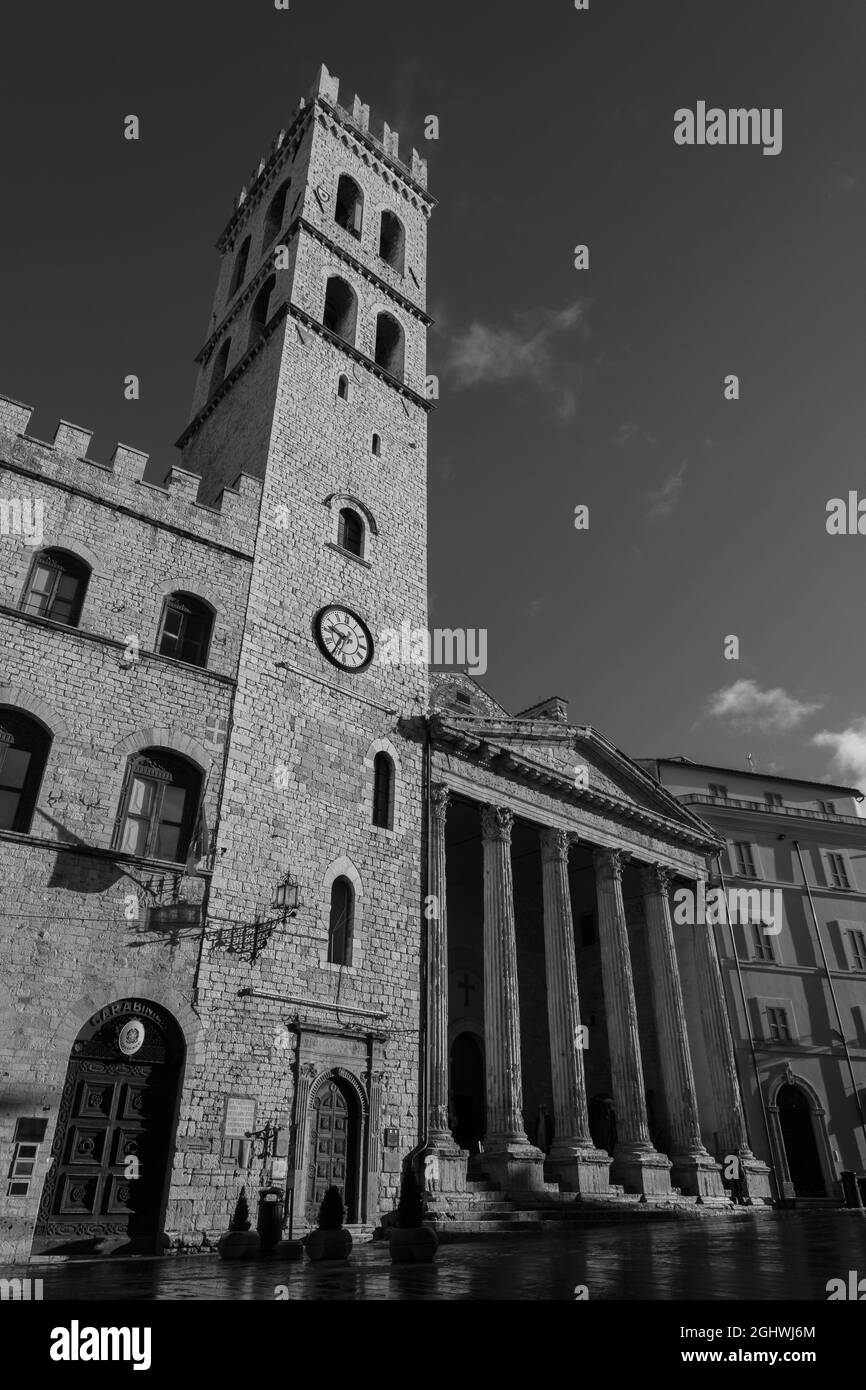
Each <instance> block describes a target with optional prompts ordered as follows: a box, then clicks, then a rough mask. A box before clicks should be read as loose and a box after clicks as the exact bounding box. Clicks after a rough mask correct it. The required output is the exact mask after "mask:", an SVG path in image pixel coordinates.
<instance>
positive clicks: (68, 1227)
mask: <svg viewBox="0 0 866 1390" xmlns="http://www.w3.org/2000/svg"><path fill="white" fill-rule="evenodd" d="M184 1058H185V1046H184V1038H183V1033H182V1032H181V1029H180V1027H179V1025H178V1023H177V1021H176V1020H175V1019H174V1017H173V1016H172V1015H171V1014H170V1013H169V1012H168V1011H167V1010H166V1009H164V1008H162V1007H161V1006H160V1005H159V1004H155V1003H153V1002H152V1001H151V1000H148V999H141V998H127V999H121V1000H117V1001H115V1002H114V1003H112V1004H109V1005H107V1006H105V1007H103V1008H100V1009H98V1010H97V1011H96V1012H95V1013H93V1014H92V1015H91V1016H90V1018H89V1019H88V1020H87V1022H86V1023H85V1024H84V1026H83V1027H82V1028H81V1029H80V1031H79V1033H78V1036H77V1038H76V1039H75V1041H74V1043H73V1044H72V1050H71V1055H70V1058H69V1064H68V1067H67V1071H66V1078H65V1081H64V1085H63V1091H62V1093H61V1098H60V1107H59V1111H58V1115H57V1123H56V1126H55V1131H54V1139H53V1142H52V1146H51V1158H52V1163H51V1166H50V1168H49V1170H48V1173H47V1175H46V1178H45V1182H44V1185H43V1189H42V1197H41V1200H40V1203H39V1214H38V1217H37V1221H36V1230H35V1234H34V1238H33V1253H34V1254H45V1253H51V1254H54V1255H61V1254H67V1255H72V1256H76V1255H77V1256H79V1257H83V1256H88V1255H90V1256H92V1255H94V1254H100V1255H107V1254H121V1253H123V1254H153V1253H155V1252H156V1250H157V1248H158V1242H159V1236H160V1233H161V1230H162V1221H163V1217H164V1213H165V1203H166V1198H167V1192H168V1179H169V1174H170V1168H171V1157H172V1149H173V1139H174V1132H175V1127H176V1124H177V1111H178V1104H179V1099H180V1087H181V1083H182V1079H183V1065H184Z"/></svg>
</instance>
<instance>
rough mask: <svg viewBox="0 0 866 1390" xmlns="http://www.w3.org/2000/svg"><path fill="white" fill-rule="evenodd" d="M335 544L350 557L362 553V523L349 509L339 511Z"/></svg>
mask: <svg viewBox="0 0 866 1390" xmlns="http://www.w3.org/2000/svg"><path fill="white" fill-rule="evenodd" d="M337 544H338V545H339V546H340V547H341V548H342V549H343V550H348V551H349V553H350V554H351V555H363V553H364V523H363V521H362V520H361V518H360V517H359V516H358V513H357V512H355V511H353V510H352V508H351V507H342V508H341V509H340V524H339V526H338V527H337Z"/></svg>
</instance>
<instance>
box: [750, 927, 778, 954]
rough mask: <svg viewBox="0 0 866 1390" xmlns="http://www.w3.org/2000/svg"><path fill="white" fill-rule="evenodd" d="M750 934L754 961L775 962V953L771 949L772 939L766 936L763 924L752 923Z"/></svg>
mask: <svg viewBox="0 0 866 1390" xmlns="http://www.w3.org/2000/svg"><path fill="white" fill-rule="evenodd" d="M752 933H753V936H754V941H755V960H769V961H775V959H776V952H775V950H774V949H773V938H772V937H771V936H767V934H766V932H765V931H764V924H763V922H755V923H753V924H752Z"/></svg>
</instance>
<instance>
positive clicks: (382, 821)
mask: <svg viewBox="0 0 866 1390" xmlns="http://www.w3.org/2000/svg"><path fill="white" fill-rule="evenodd" d="M373 824H374V825H379V826H381V827H382V829H383V830H391V829H392V827H393V825H394V764H393V763H392V762H391V759H390V758H389V757H388V754H387V753H377V754H376V757H375V759H374V760H373Z"/></svg>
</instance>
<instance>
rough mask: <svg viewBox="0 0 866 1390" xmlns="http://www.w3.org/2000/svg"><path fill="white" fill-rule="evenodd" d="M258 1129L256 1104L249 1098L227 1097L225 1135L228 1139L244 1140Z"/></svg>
mask: <svg viewBox="0 0 866 1390" xmlns="http://www.w3.org/2000/svg"><path fill="white" fill-rule="evenodd" d="M255 1127H256V1103H255V1101H254V1100H250V1099H249V1098H248V1097H247V1096H227V1097H226V1119H225V1125H224V1131H223V1132H224V1133H225V1136H226V1138H227V1139H242V1138H243V1136H244V1135H245V1134H249V1133H252V1131H253V1130H254V1129H255Z"/></svg>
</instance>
